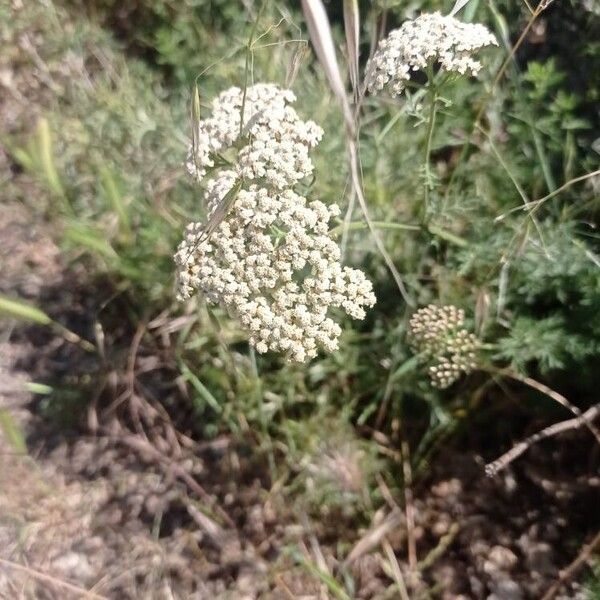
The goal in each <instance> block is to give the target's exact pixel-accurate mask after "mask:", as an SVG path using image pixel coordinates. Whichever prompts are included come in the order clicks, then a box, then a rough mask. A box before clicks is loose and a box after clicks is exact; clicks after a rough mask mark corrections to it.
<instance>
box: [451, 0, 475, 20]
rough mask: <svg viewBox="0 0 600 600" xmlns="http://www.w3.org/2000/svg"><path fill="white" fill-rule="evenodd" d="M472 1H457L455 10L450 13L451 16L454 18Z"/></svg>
mask: <svg viewBox="0 0 600 600" xmlns="http://www.w3.org/2000/svg"><path fill="white" fill-rule="evenodd" d="M470 1H471V0H456V3H455V4H454V8H453V9H452V10H451V11H450V16H451V17H453V16H454V15H455V14H456V13H457V12H458V11H459V10H460V9H461V8H463V7H464V6H466V5H467V4H468V3H469V2H470Z"/></svg>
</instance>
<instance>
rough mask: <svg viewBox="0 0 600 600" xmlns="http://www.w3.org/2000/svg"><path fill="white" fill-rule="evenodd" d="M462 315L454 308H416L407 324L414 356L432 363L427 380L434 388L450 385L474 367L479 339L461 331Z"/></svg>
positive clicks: (463, 314)
mask: <svg viewBox="0 0 600 600" xmlns="http://www.w3.org/2000/svg"><path fill="white" fill-rule="evenodd" d="M464 322H465V313H464V311H463V310H462V309H458V308H456V306H452V305H449V306H441V307H440V306H435V305H434V304H430V305H429V306H426V307H425V308H420V309H419V310H418V311H417V312H416V313H415V314H414V315H413V316H412V317H411V319H410V322H409V324H408V341H409V344H410V346H411V348H412V349H413V351H414V352H416V353H418V354H420V355H422V357H423V358H425V359H427V360H429V361H432V362H434V364H433V365H431V366H430V367H429V376H430V377H431V382H432V384H433V385H434V386H435V387H438V388H440V389H444V388H447V387H449V386H450V385H452V384H453V383H454V382H455V381H456V380H457V379H458V378H459V377H460V376H461V374H463V373H469V372H470V371H472V370H473V369H475V368H476V366H477V350H478V349H479V347H480V342H479V339H478V338H477V337H476V336H475V335H473V334H472V333H469V332H468V331H467V330H466V329H464V327H463V326H464Z"/></svg>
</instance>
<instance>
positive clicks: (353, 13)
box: [344, 0, 360, 102]
mask: <svg viewBox="0 0 600 600" xmlns="http://www.w3.org/2000/svg"><path fill="white" fill-rule="evenodd" d="M344 32H345V34H346V48H347V51H348V70H349V72H350V83H351V84H352V91H353V92H354V101H355V102H356V101H357V100H358V88H359V85H358V83H359V81H358V79H359V74H358V73H359V71H358V56H359V51H358V43H359V38H360V11H359V8H358V0H344Z"/></svg>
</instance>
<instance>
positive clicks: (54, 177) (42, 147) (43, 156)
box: [36, 118, 65, 198]
mask: <svg viewBox="0 0 600 600" xmlns="http://www.w3.org/2000/svg"><path fill="white" fill-rule="evenodd" d="M36 138H37V143H38V151H39V159H40V166H41V168H42V171H43V173H44V177H45V179H46V181H47V183H48V186H49V187H50V189H51V190H52V192H53V193H54V194H55V195H56V196H60V197H61V198H64V196H65V191H64V188H63V186H62V183H61V181H60V177H59V176H58V171H57V170H56V165H55V164H54V155H53V152H52V134H51V132H50V125H49V124H48V120H47V119H44V118H42V119H40V120H39V121H38V126H37V132H36Z"/></svg>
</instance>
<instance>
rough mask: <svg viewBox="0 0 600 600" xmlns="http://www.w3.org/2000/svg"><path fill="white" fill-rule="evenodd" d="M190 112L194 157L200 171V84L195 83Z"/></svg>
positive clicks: (195, 164)
mask: <svg viewBox="0 0 600 600" xmlns="http://www.w3.org/2000/svg"><path fill="white" fill-rule="evenodd" d="M190 112H191V118H192V158H193V160H194V166H195V167H196V171H198V170H199V169H198V164H197V163H196V159H197V156H198V143H199V136H200V93H199V91H198V85H194V95H193V97H192V106H191V110H190Z"/></svg>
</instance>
